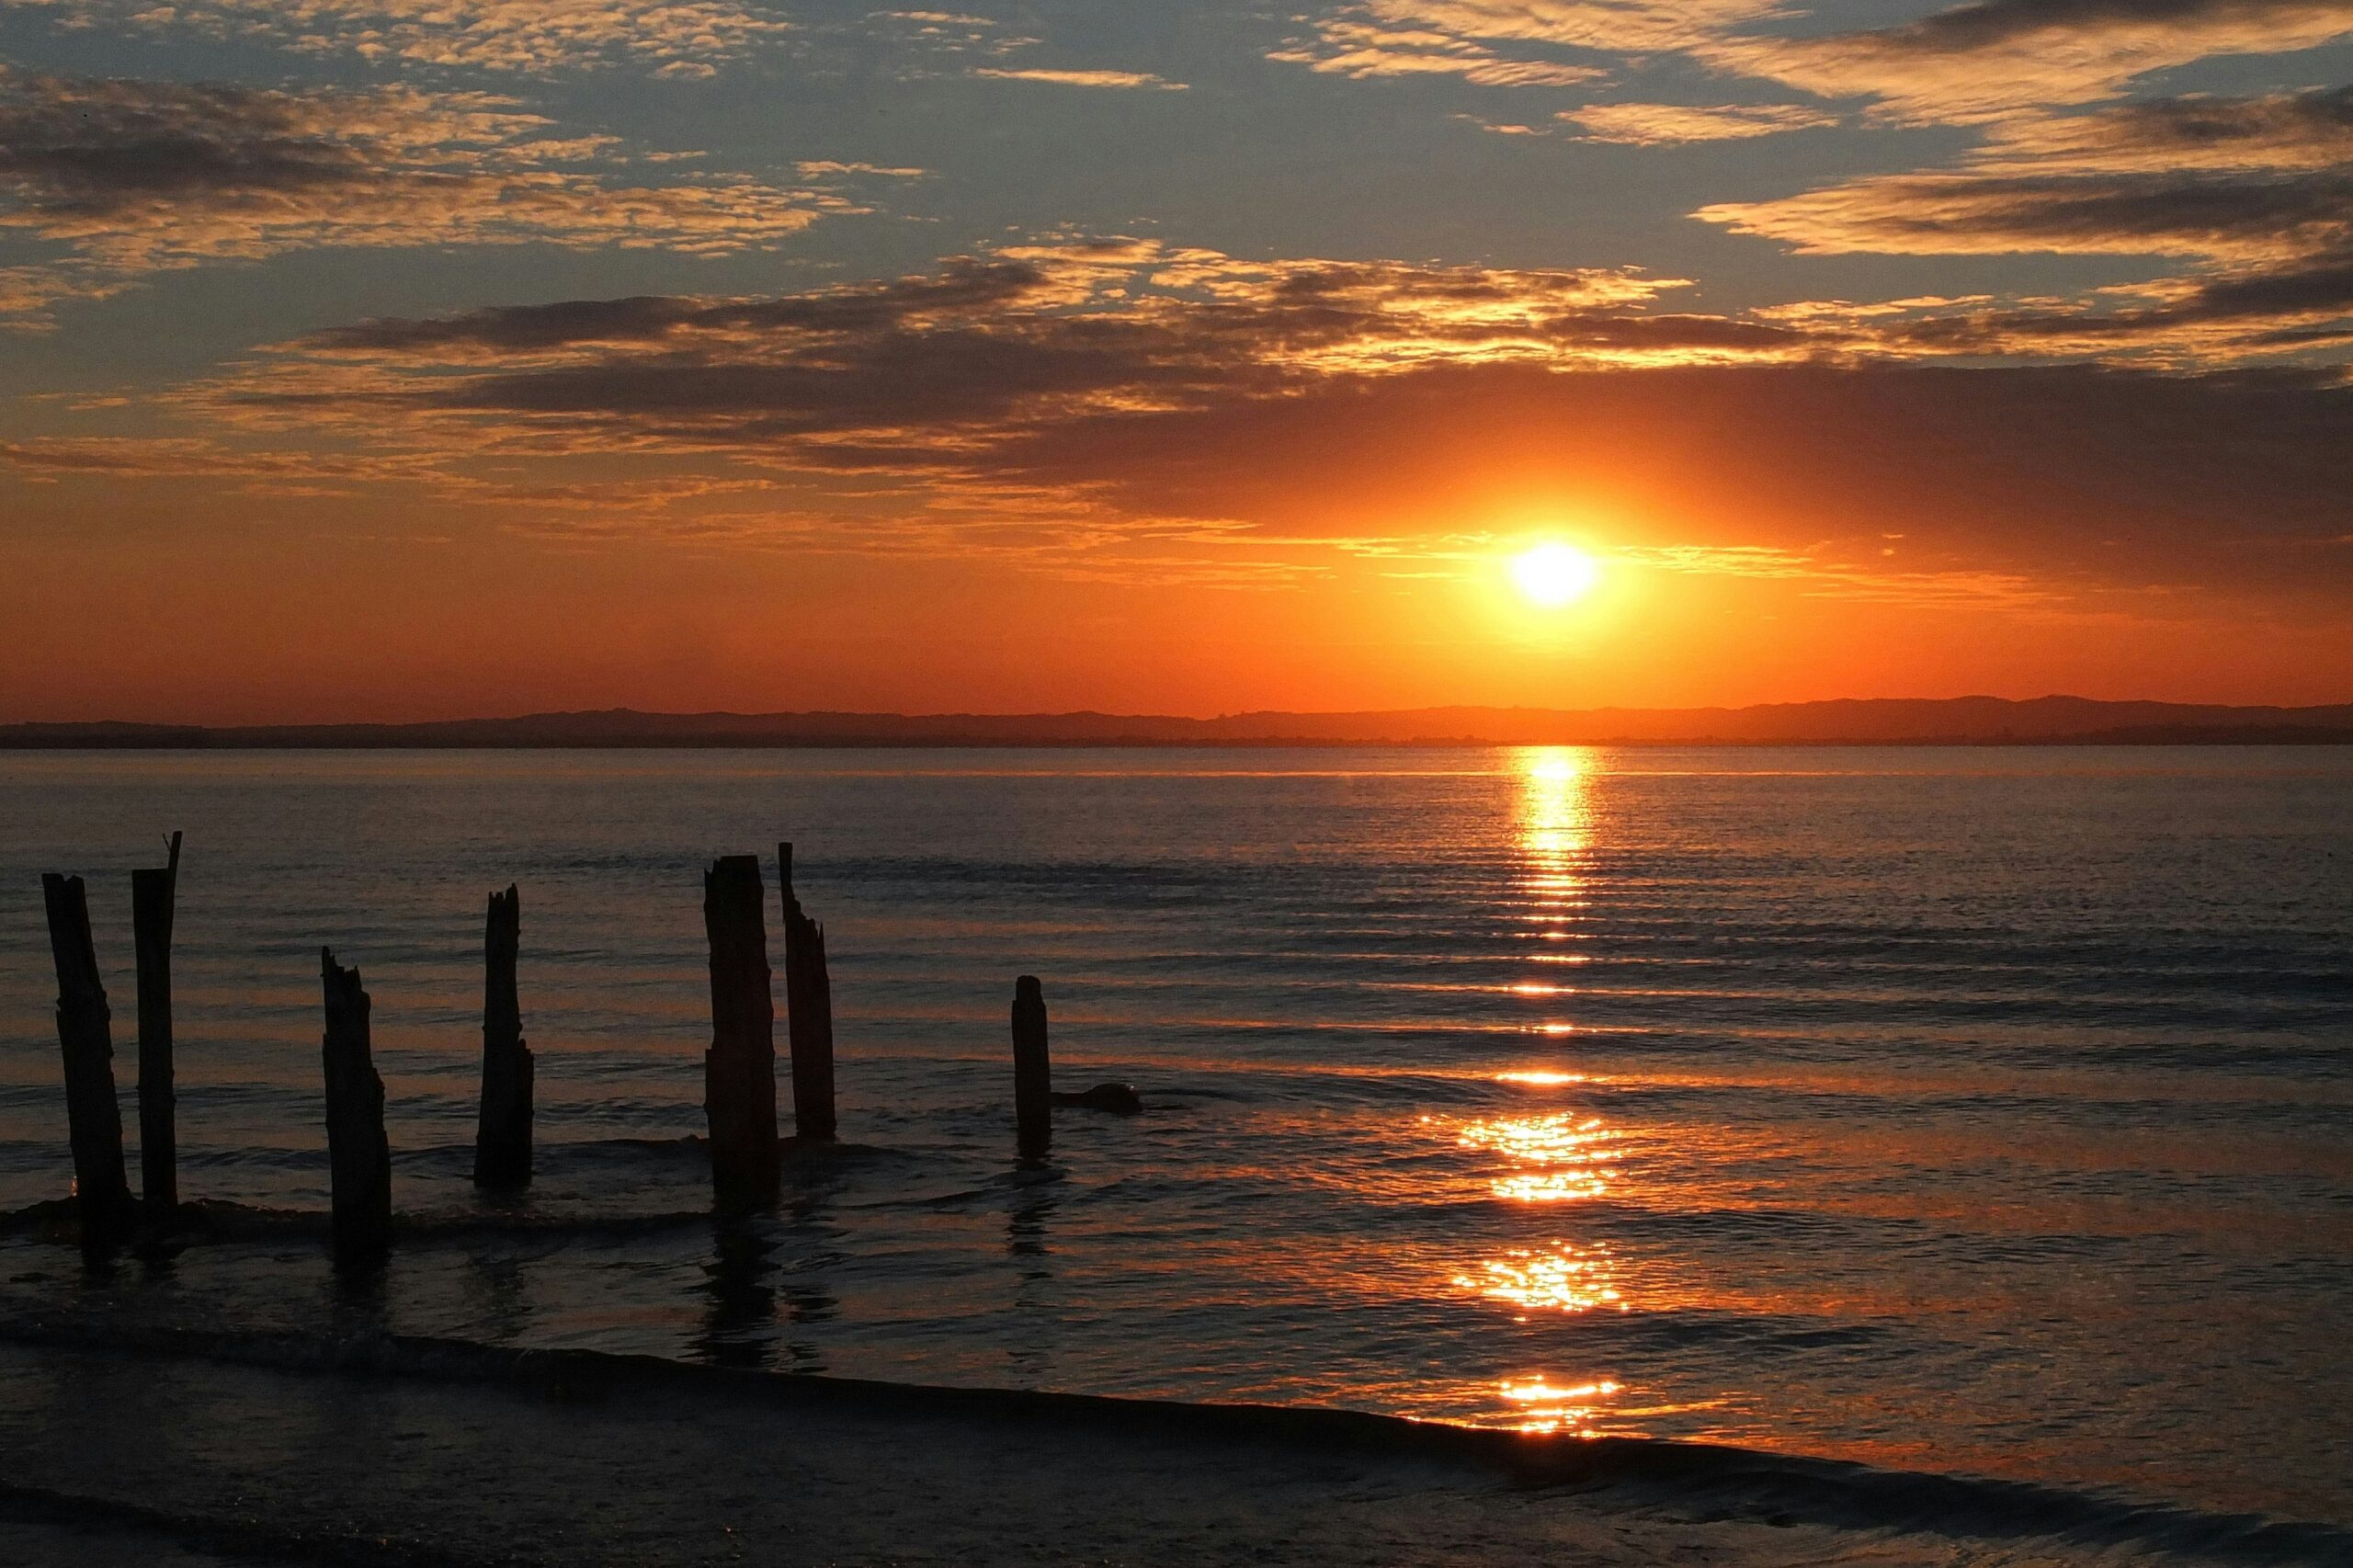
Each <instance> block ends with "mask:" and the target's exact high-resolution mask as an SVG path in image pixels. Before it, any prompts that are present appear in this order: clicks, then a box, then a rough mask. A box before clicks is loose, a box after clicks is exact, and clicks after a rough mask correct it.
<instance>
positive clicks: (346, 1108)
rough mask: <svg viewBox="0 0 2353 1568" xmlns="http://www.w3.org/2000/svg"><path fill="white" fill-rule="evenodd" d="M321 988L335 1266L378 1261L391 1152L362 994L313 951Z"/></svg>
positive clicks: (348, 974)
mask: <svg viewBox="0 0 2353 1568" xmlns="http://www.w3.org/2000/svg"><path fill="white" fill-rule="evenodd" d="M319 974H320V978H321V979H322V980H323V981H324V984H325V989H326V1049H325V1057H326V1078H327V1167H328V1173H329V1176H330V1178H331V1180H332V1182H333V1184H334V1194H335V1256H336V1258H337V1259H338V1260H339V1261H343V1262H364V1261H367V1260H370V1259H373V1258H378V1257H381V1256H383V1255H384V1253H385V1252H386V1251H387V1250H389V1249H390V1247H391V1245H392V1146H391V1145H390V1144H388V1143H387V1142H385V1141H384V1081H383V1080H382V1079H381V1078H380V1077H378V1076H377V1075H376V1062H375V1059H374V1057H373V1055H372V1054H371V1053H370V1051H369V1044H368V993H367V992H365V991H363V990H361V989H360V987H359V971H358V970H357V969H345V968H344V967H343V966H342V965H340V964H338V963H336V962H335V954H334V953H332V952H330V951H329V950H328V949H324V948H321V949H319Z"/></svg>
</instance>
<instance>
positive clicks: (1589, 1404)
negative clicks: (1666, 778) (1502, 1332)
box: [1454, 748, 1629, 1434]
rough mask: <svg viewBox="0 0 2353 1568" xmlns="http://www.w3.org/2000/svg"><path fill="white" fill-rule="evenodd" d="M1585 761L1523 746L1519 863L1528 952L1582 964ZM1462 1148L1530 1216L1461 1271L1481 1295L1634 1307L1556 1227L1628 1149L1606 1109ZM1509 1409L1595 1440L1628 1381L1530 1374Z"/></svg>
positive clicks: (1525, 1306)
mask: <svg viewBox="0 0 2353 1568" xmlns="http://www.w3.org/2000/svg"><path fill="white" fill-rule="evenodd" d="M1588 791H1589V781H1588V779H1587V777H1586V758H1585V756H1583V754H1581V753H1579V752H1575V751H1571V750H1565V749H1554V748H1540V749H1535V750H1530V751H1528V752H1524V753H1522V754H1521V765H1520V790H1519V804H1518V810H1519V822H1518V832H1517V840H1518V851H1519V855H1520V862H1521V869H1520V872H1519V874H1518V878H1517V879H1516V886H1515V892H1516V894H1517V903H1518V909H1519V915H1518V919H1519V921H1520V923H1521V926H1522V931H1521V935H1522V936H1523V937H1527V938H1529V939H1530V940H1532V941H1534V942H1537V943H1540V944H1545V945H1546V946H1545V947H1544V948H1543V949H1540V950H1539V951H1537V952H1534V953H1531V954H1530V955H1529V957H1530V959H1531V960H1534V961H1536V962H1540V963H1545V964H1548V965H1550V964H1562V963H1577V962H1581V961H1583V958H1584V955H1582V954H1579V953H1575V952H1563V951H1561V950H1560V948H1561V947H1563V946H1567V945H1569V944H1573V943H1574V942H1576V941H1577V940H1579V939H1580V938H1581V937H1582V936H1583V933H1581V932H1580V931H1579V930H1578V929H1577V926H1578V925H1579V924H1580V922H1581V921H1582V920H1583V919H1584V917H1585V911H1586V907H1587V905H1588V903H1590V899H1589V895H1588V890H1587V885H1586V856H1587V851H1588V845H1589V839H1590V835H1591V833H1592V828H1593V817H1592V811H1591V806H1590V802H1589V800H1588ZM1510 989H1511V993H1512V994H1514V995H1516V996H1523V997H1528V998H1529V999H1531V1000H1539V999H1540V1000H1544V1001H1546V1002H1548V1003H1550V1004H1551V1005H1552V1008H1555V1009H1564V1008H1565V1007H1566V1006H1567V1005H1568V1003H1569V1000H1570V999H1571V998H1573V997H1574V995H1575V994H1576V988H1575V987H1574V986H1573V985H1570V984H1566V983H1563V982H1562V981H1560V980H1557V979H1552V978H1544V979H1534V978H1531V979H1529V980H1524V981H1520V982H1518V983H1515V984H1513V985H1512V986H1511V988H1510ZM1531 1028H1532V1032H1534V1033H1537V1034H1540V1035H1541V1036H1544V1037H1546V1038H1549V1039H1561V1038H1564V1037H1567V1036H1571V1035H1573V1034H1574V1033H1575V1025H1574V1022H1572V1021H1571V1020H1570V1018H1569V1017H1566V1016H1565V1014H1564V1012H1562V1011H1552V1012H1550V1013H1549V1016H1547V1017H1544V1018H1542V1019H1541V1020H1540V1022H1538V1023H1536V1024H1534V1025H1533V1026H1531ZM1495 1078H1496V1082H1498V1083H1500V1084H1503V1085H1507V1086H1509V1087H1510V1088H1512V1089H1514V1090H1517V1091H1521V1092H1525V1093H1529V1094H1534V1095H1543V1096H1547V1097H1548V1098H1551V1097H1552V1096H1558V1095H1559V1094H1561V1093H1562V1092H1563V1091H1572V1090H1574V1089H1575V1088H1576V1087H1577V1086H1579V1085H1583V1084H1585V1083H1586V1082H1587V1081H1588V1080H1587V1077H1586V1074H1582V1073H1578V1072H1574V1071H1572V1070H1568V1069H1564V1068H1559V1067H1551V1066H1545V1067H1529V1068H1525V1069H1521V1070H1518V1071H1513V1072H1506V1073H1500V1074H1496V1075H1495ZM1455 1142H1456V1144H1457V1146H1458V1147H1460V1148H1463V1149H1471V1150H1477V1151H1481V1152H1483V1153H1490V1154H1493V1155H1495V1157H1496V1159H1497V1162H1498V1165H1497V1168H1496V1169H1495V1171H1494V1172H1493V1174H1492V1175H1491V1176H1489V1177H1488V1178H1487V1180H1488V1187H1489V1190H1490V1191H1491V1192H1492V1193H1493V1194H1494V1196H1495V1197H1496V1198H1498V1199H1503V1200H1504V1201H1506V1202H1508V1203H1512V1204H1516V1205H1521V1206H1524V1207H1525V1208H1526V1209H1527V1210H1528V1211H1529V1216H1530V1219H1531V1226H1530V1229H1531V1230H1532V1231H1535V1232H1536V1233H1535V1234H1532V1235H1531V1236H1530V1238H1529V1244H1528V1245H1525V1246H1518V1247H1513V1248H1510V1249H1508V1250H1506V1251H1505V1252H1504V1253H1503V1254H1502V1255H1501V1256H1495V1257H1489V1258H1485V1259H1483V1260H1482V1261H1481V1262H1480V1263H1479V1264H1478V1265H1477V1266H1476V1267H1472V1268H1469V1269H1465V1270H1464V1271H1463V1272H1461V1273H1460V1274H1458V1275H1457V1276H1456V1277H1455V1279H1454V1283H1455V1286H1456V1287H1457V1288H1458V1289H1460V1290H1465V1291H1469V1292H1472V1293H1474V1294H1475V1295H1476V1296H1477V1297H1478V1298H1479V1299H1480V1300H1481V1301H1484V1302H1487V1303H1491V1304H1493V1305H1495V1306H1499V1307H1502V1308H1504V1309H1506V1310H1508V1311H1510V1312H1512V1313H1513V1316H1514V1318H1515V1320H1516V1321H1518V1322H1519V1323H1523V1324H1524V1323H1527V1322H1529V1320H1530V1319H1531V1318H1532V1317H1534V1316H1536V1315H1537V1314H1540V1313H1561V1314H1564V1315H1574V1314H1579V1313H1585V1312H1599V1311H1616V1312H1625V1311H1628V1310H1629V1304H1628V1302H1627V1301H1626V1300H1625V1298H1624V1295H1623V1293H1622V1292H1621V1291H1620V1288H1619V1280H1618V1269H1617V1262H1616V1259H1615V1258H1613V1257H1612V1256H1610V1254H1609V1252H1608V1248H1606V1247H1604V1246H1601V1245H1597V1244H1592V1243H1589V1242H1580V1241H1577V1240H1574V1239H1572V1238H1570V1237H1568V1236H1564V1235H1562V1234H1560V1233H1559V1231H1560V1230H1561V1229H1563V1228H1565V1227H1563V1226H1561V1225H1560V1224H1559V1223H1558V1221H1561V1220H1563V1219H1566V1218H1568V1217H1570V1216H1571V1215H1572V1214H1573V1213H1574V1208H1575V1206H1577V1205H1579V1204H1581V1203H1586V1202H1590V1201H1592V1200H1594V1199H1600V1198H1603V1197H1606V1196H1607V1195H1608V1193H1609V1191H1610V1189H1611V1186H1612V1183H1613V1182H1614V1181H1616V1180H1617V1179H1618V1176H1619V1172H1618V1168H1617V1167H1618V1165H1619V1162H1620V1159H1621V1157H1622V1155H1623V1150H1622V1149H1621V1148H1620V1146H1619V1142H1620V1141H1619V1138H1618V1135H1617V1133H1616V1132H1615V1131H1614V1130H1612V1129H1611V1128H1610V1127H1609V1126H1608V1124H1607V1123H1606V1122H1605V1121H1604V1120H1603V1119H1601V1118H1600V1117H1598V1116H1596V1115H1593V1114H1592V1113H1591V1112H1590V1111H1588V1110H1585V1109H1579V1108H1561V1107H1560V1106H1558V1105H1557V1103H1555V1104H1548V1105H1547V1106H1545V1107H1544V1108H1541V1109H1537V1110H1531V1111H1529V1112H1527V1113H1525V1114H1511V1115H1502V1116H1487V1117H1481V1118H1478V1119H1473V1120H1471V1121H1469V1122H1466V1123H1463V1124H1461V1125H1460V1126H1459V1127H1458V1128H1457V1129H1456V1131H1455ZM1539 1217H1540V1218H1539ZM1619 1392H1620V1385H1619V1384H1618V1383H1617V1382H1616V1381H1613V1380H1611V1379H1608V1378H1597V1377H1592V1376H1575V1377H1563V1376H1561V1375H1560V1374H1558V1373H1557V1372H1555V1371H1552V1370H1550V1369H1532V1370H1530V1371H1529V1373H1528V1374H1527V1375H1524V1376H1521V1377H1518V1378H1512V1379H1506V1381H1503V1382H1502V1383H1500V1384H1499V1385H1497V1387H1496V1389H1495V1394H1496V1395H1497V1397H1498V1398H1499V1399H1500V1401H1501V1402H1502V1416H1503V1419H1504V1420H1505V1421H1506V1423H1507V1424H1509V1425H1511V1426H1518V1427H1519V1428H1521V1429H1523V1430H1526V1431H1530V1432H1547V1433H1552V1432H1566V1433H1586V1434H1590V1433H1592V1432H1594V1431H1596V1430H1597V1429H1598V1426H1599V1424H1600V1423H1601V1422H1602V1421H1603V1420H1604V1418H1605V1417H1606V1416H1607V1415H1608V1412H1609V1409H1610V1405H1611V1402H1612V1401H1613V1400H1614V1398H1615V1396H1616V1395H1617V1394H1618V1393H1619Z"/></svg>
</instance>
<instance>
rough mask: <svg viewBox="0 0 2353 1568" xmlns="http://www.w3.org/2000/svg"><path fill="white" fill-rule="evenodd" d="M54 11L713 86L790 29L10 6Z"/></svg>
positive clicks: (356, 9)
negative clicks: (642, 73) (724, 69)
mask: <svg viewBox="0 0 2353 1568" xmlns="http://www.w3.org/2000/svg"><path fill="white" fill-rule="evenodd" d="M9 3H11V4H15V5H18V6H30V5H46V6H51V8H53V9H54V10H55V11H56V12H57V13H58V14H59V15H60V17H62V18H63V20H64V21H65V23H66V24H67V25H69V26H73V27H76V28H108V29H125V28H134V29H140V30H149V29H159V28H186V29H189V30H193V31H195V32H198V33H200V34H203V35H205V36H207V37H212V38H236V39H248V38H249V39H257V40H263V41H267V42H270V43H275V44H278V45H280V46H282V47H286V48H290V49H294V50H299V51H303V52H306V53H320V54H329V53H332V54H351V55H357V56H358V57H360V58H362V59H365V60H370V61H398V62H404V63H407V64H411V65H432V66H445V67H464V68H470V69H475V70H494V71H518V72H547V71H557V70H564V69H588V68H595V67H604V66H611V65H616V64H620V63H624V62H626V63H631V64H637V65H643V66H651V67H652V68H653V69H654V72H655V74H660V75H670V76H687V77H693V76H708V75H710V74H714V73H715V72H716V70H717V68H718V66H719V65H720V64H722V63H723V62H727V61H730V60H733V59H736V58H739V57H741V56H742V55H744V54H745V53H747V52H749V51H752V50H754V49H755V48H756V47H757V46H759V45H760V44H762V43H764V42H767V41H768V40H772V39H775V38H776V37H778V36H779V35H780V34H783V33H785V32H786V31H788V30H790V24H789V23H787V22H786V21H785V20H784V19H783V18H782V17H780V16H779V15H777V14H776V13H774V12H773V11H771V10H768V9H767V8H766V7H765V6H758V5H746V4H739V3H737V0H663V3H657V4H651V5H630V4H626V3H624V0H176V3H174V4H169V5H161V6H158V5H153V4H150V3H148V0H9Z"/></svg>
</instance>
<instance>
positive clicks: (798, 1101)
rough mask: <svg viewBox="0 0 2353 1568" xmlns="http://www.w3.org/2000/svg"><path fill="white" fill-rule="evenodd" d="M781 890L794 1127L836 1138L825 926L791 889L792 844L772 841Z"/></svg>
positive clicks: (810, 1138) (806, 1135) (810, 1135)
mask: <svg viewBox="0 0 2353 1568" xmlns="http://www.w3.org/2000/svg"><path fill="white" fill-rule="evenodd" d="M776 864H777V881H778V883H779V887H780V889H781V891H782V892H783V894H784V1007H785V1027H786V1028H787V1030H788V1036H787V1038H788V1039H789V1040H790V1043H791V1047H792V1130H793V1131H794V1132H795V1133H797V1134H799V1135H800V1137H801V1140H802V1141H803V1142H824V1143H830V1142H833V1139H834V984H833V982H832V981H831V980H830V979H829V978H827V976H826V973H825V928H824V926H820V925H819V924H817V922H816V921H814V920H812V919H810V918H809V916H808V915H807V914H805V913H804V912H803V911H802V910H801V901H800V900H799V899H798V898H795V897H794V896H793V893H792V846H791V845H790V844H779V845H778V846H776Z"/></svg>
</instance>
